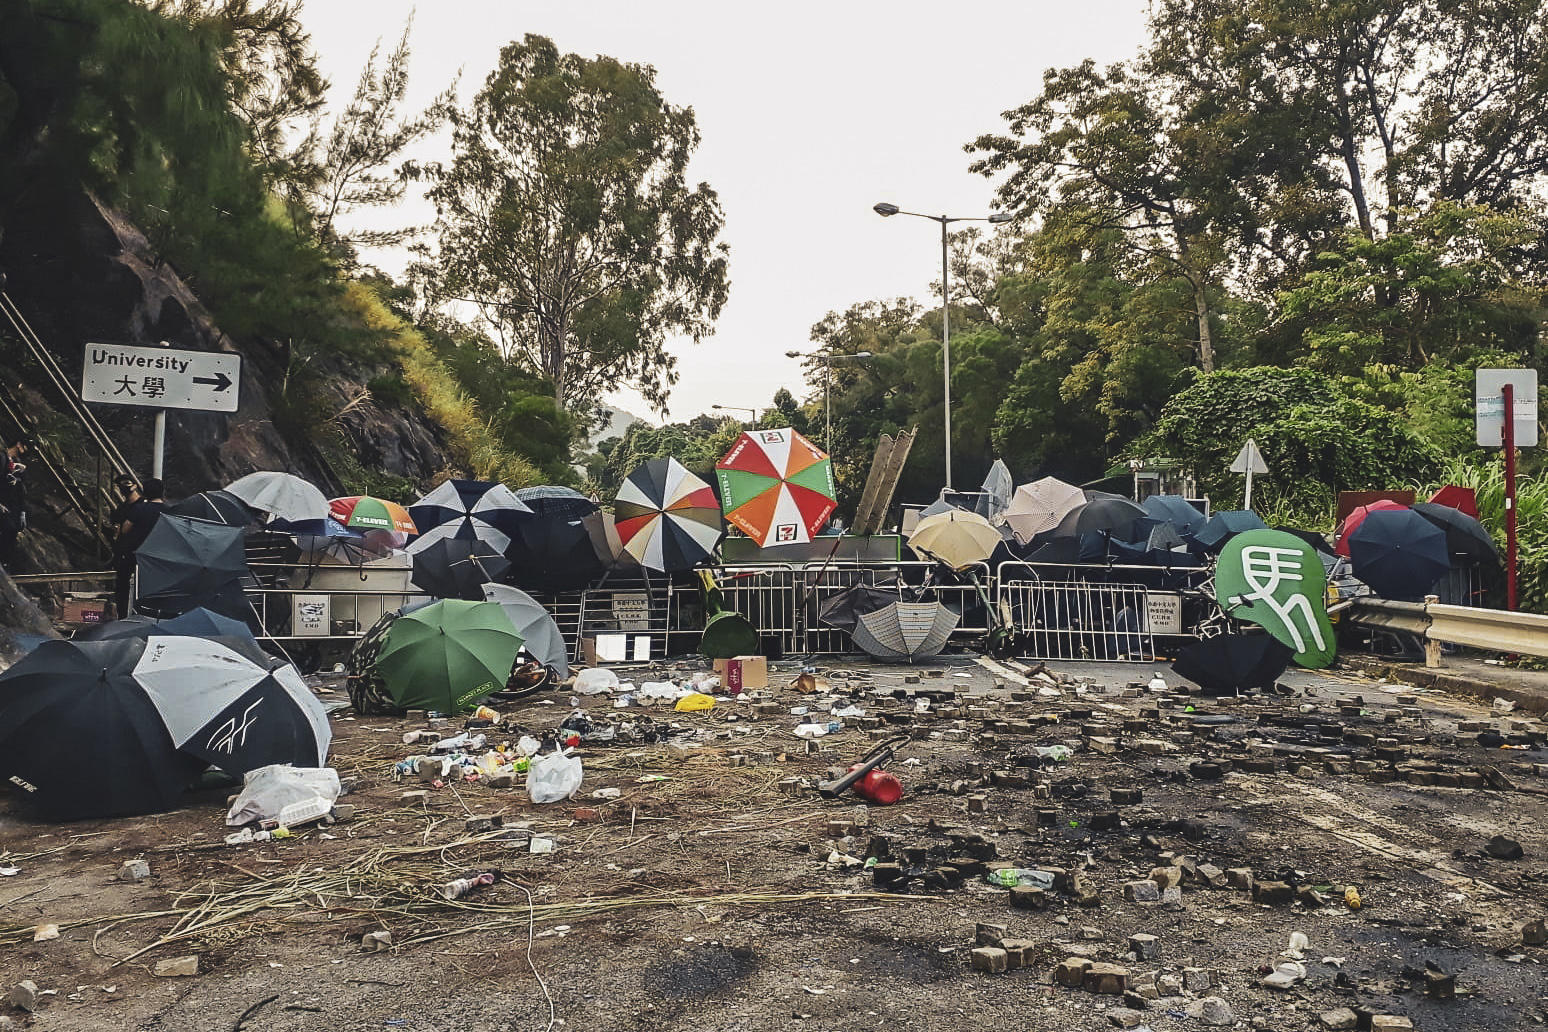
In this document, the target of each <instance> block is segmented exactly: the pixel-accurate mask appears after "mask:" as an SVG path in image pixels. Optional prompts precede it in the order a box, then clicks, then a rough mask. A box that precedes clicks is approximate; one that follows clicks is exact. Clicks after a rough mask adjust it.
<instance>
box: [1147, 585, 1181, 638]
mask: <svg viewBox="0 0 1548 1032" xmlns="http://www.w3.org/2000/svg"><path fill="white" fill-rule="evenodd" d="M1145 618H1146V620H1147V622H1148V623H1149V625H1150V633H1151V634H1181V633H1182V596H1181V595H1175V594H1172V593H1170V592H1161V591H1147V592H1146V593H1145Z"/></svg>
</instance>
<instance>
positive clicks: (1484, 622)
mask: <svg viewBox="0 0 1548 1032" xmlns="http://www.w3.org/2000/svg"><path fill="white" fill-rule="evenodd" d="M1349 619H1350V620H1351V621H1353V622H1354V623H1357V624H1359V625H1361V626H1362V627H1379V628H1382V629H1384V630H1389V631H1402V632H1405V633H1408V634H1412V635H1415V636H1417V637H1420V638H1423V639H1425V640H1426V641H1427V642H1432V643H1435V644H1437V645H1442V644H1443V645H1465V646H1468V647H1469V648H1475V649H1486V650H1488V651H1490V652H1511V653H1515V654H1517V655H1522V656H1548V616H1542V615H1539V614H1537V613H1513V612H1510V611H1508V610H1504V609H1479V608H1475V607H1473V606H1454V605H1449V604H1447V603H1444V602H1389V601H1387V600H1385V599H1375V598H1361V599H1356V600H1355V602H1354V604H1353V605H1352V606H1351V607H1350V609H1349ZM1432 665H1433V664H1432Z"/></svg>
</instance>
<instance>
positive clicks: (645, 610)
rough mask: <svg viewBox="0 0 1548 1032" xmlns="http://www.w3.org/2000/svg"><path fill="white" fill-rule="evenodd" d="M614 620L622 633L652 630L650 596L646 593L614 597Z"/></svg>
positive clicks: (630, 593)
mask: <svg viewBox="0 0 1548 1032" xmlns="http://www.w3.org/2000/svg"><path fill="white" fill-rule="evenodd" d="M613 619H614V620H615V621H617V623H618V629H619V630H620V631H648V630H650V596H649V595H647V594H645V593H644V592H638V593H635V592H629V593H628V594H619V595H614V596H613Z"/></svg>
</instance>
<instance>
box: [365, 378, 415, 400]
mask: <svg viewBox="0 0 1548 1032" xmlns="http://www.w3.org/2000/svg"><path fill="white" fill-rule="evenodd" d="M366 390H368V391H370V392H371V400H372V401H373V402H375V403H376V404H377V405H380V406H383V407H386V408H407V407H408V406H409V403H410V402H412V401H413V400H414V391H413V388H411V387H410V386H409V385H408V381H407V380H405V379H404V378H403V374H402V373H399V372H396V371H394V372H391V373H383V374H382V375H381V376H373V377H371V379H369V380H367V381H366Z"/></svg>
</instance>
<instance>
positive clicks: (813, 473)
mask: <svg viewBox="0 0 1548 1032" xmlns="http://www.w3.org/2000/svg"><path fill="white" fill-rule="evenodd" d="M715 476H716V478H717V479H718V480H719V481H720V505H721V509H722V511H723V512H724V513H725V516H726V521H727V522H728V523H731V524H732V525H733V526H735V527H737V528H739V529H740V530H741V531H742V532H743V533H744V534H746V535H747V536H748V537H750V538H752V539H753V540H755V541H757V542H758V544H759V545H791V544H799V543H803V542H809V541H811V539H812V538H814V537H816V536H817V534H818V533H819V532H820V531H821V530H822V528H823V525H824V524H826V523H827V522H828V517H829V516H831V515H833V510H834V508H835V507H836V506H837V505H838V502H837V499H836V495H837V493H838V491H837V488H836V487H835V486H834V483H833V464H832V463H831V462H830V461H829V460H828V455H827V453H826V452H824V451H823V450H822V449H820V448H818V447H817V446H816V445H814V444H812V442H810V441H808V440H807V439H806V438H805V437H802V436H801V435H800V434H798V433H796V431H795V430H793V429H791V428H790V427H784V428H782V429H779V430H749V431H748V432H747V433H744V434H743V435H742V436H741V437H739V438H737V441H736V443H735V444H734V445H732V446H731V450H730V451H728V452H726V454H725V456H724V457H722V458H721V460H720V462H719V463H717V464H716V466H715Z"/></svg>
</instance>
